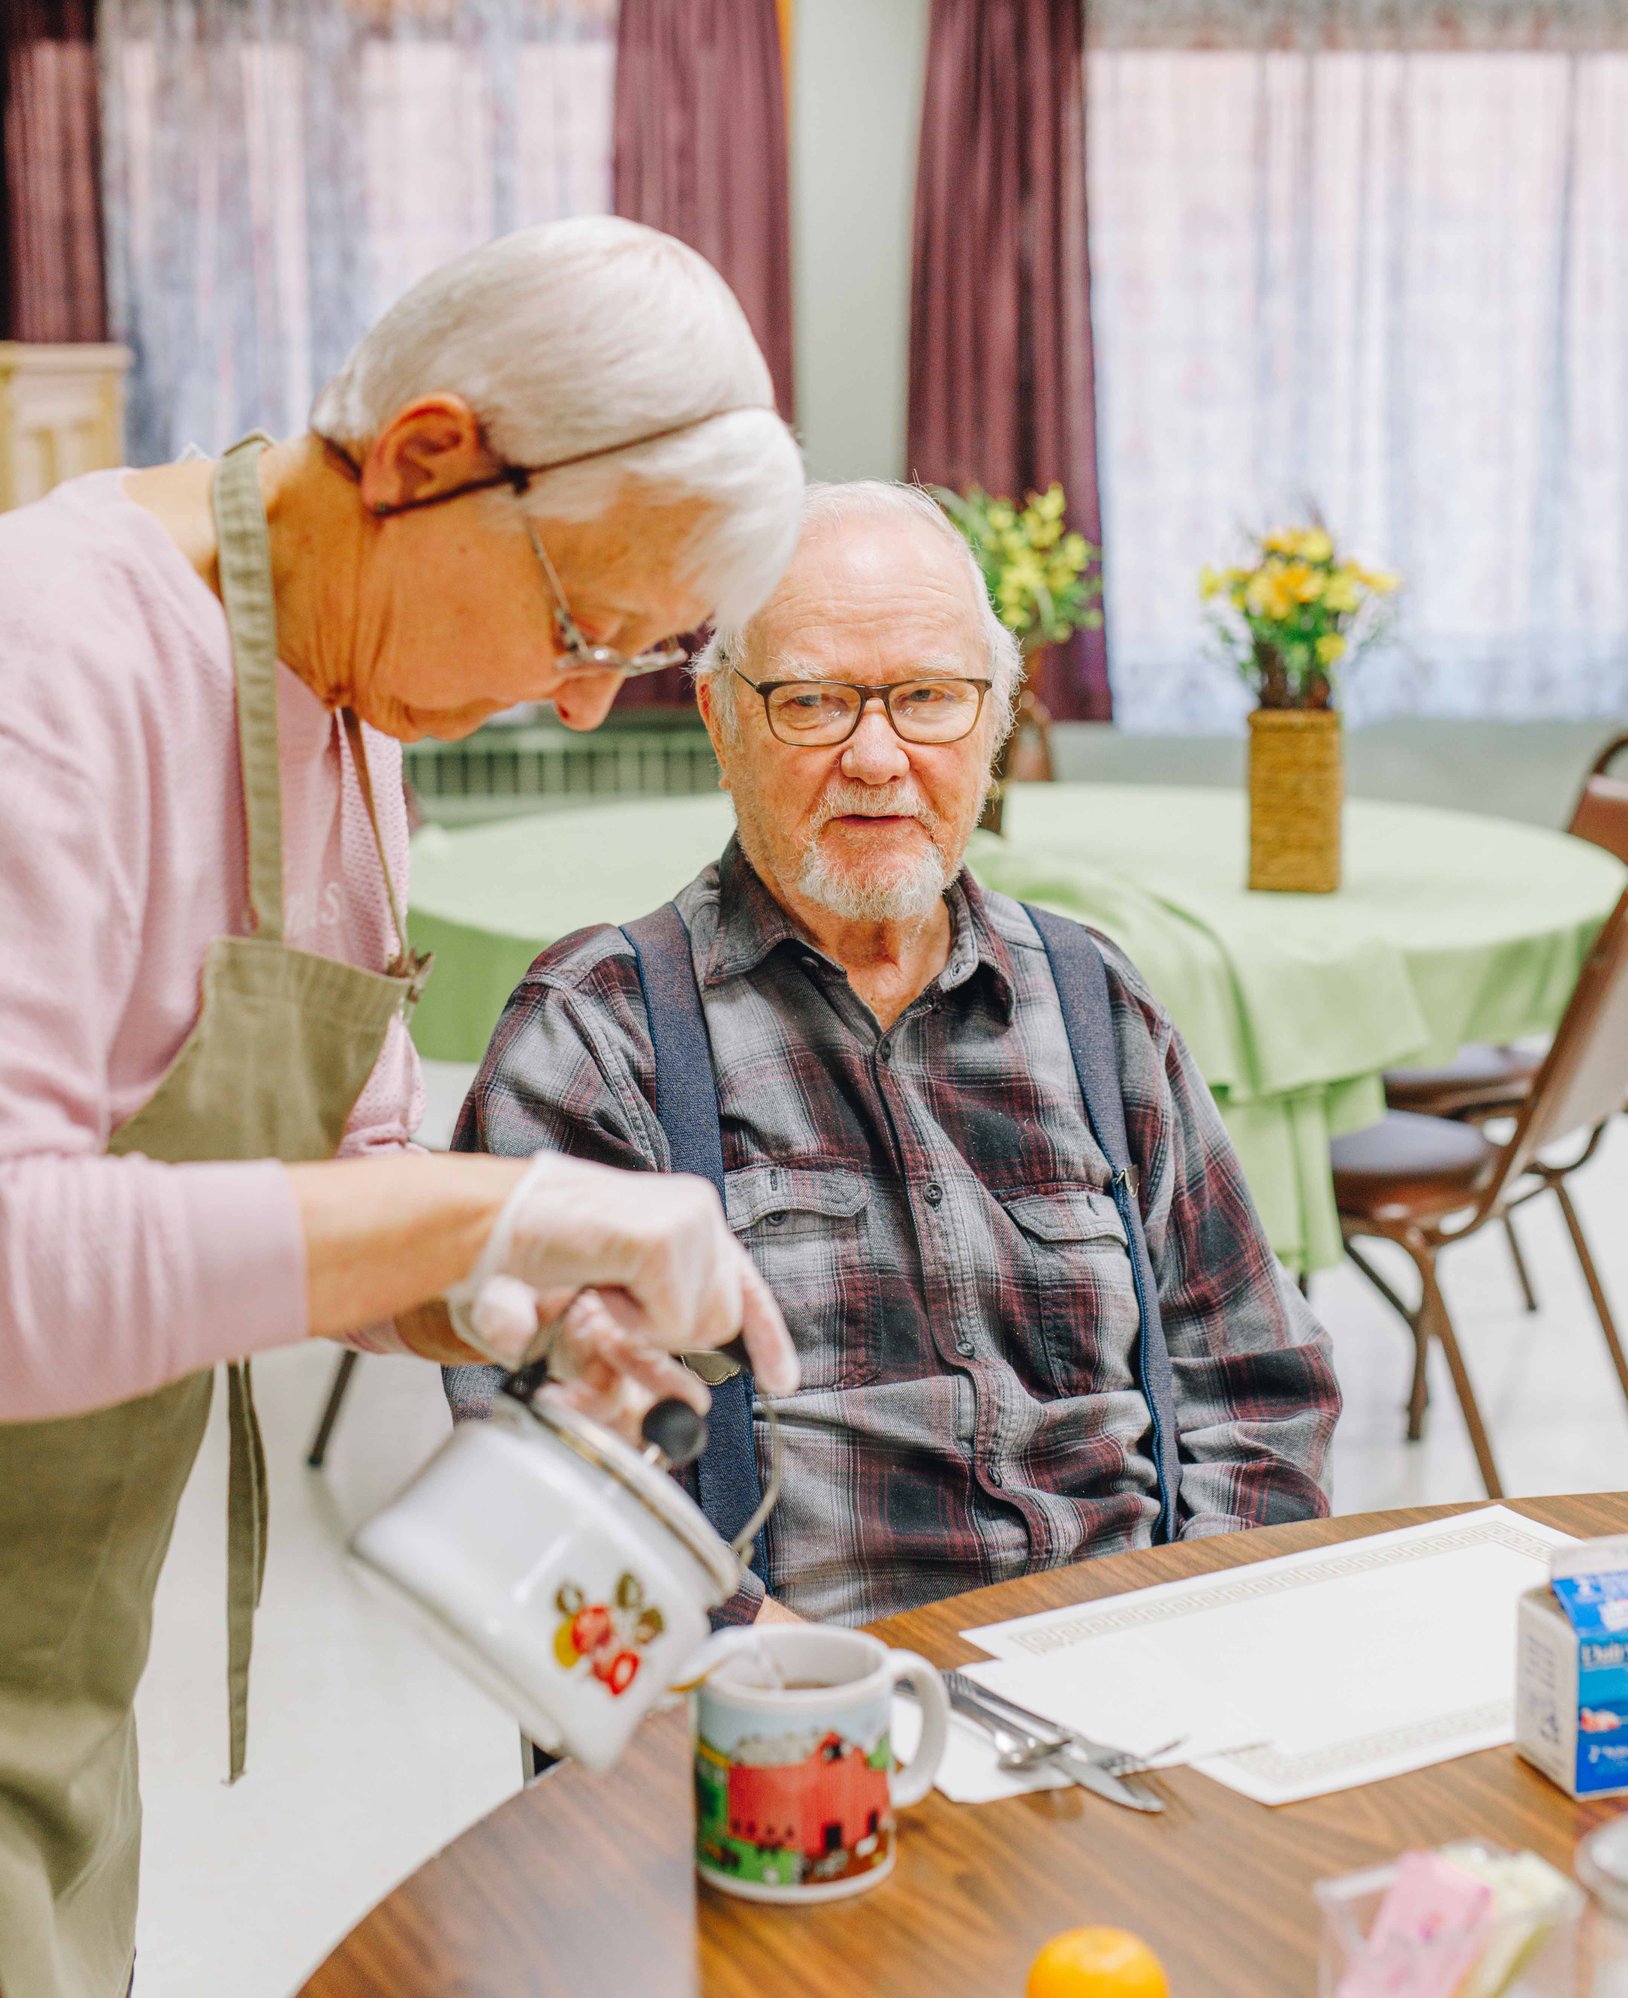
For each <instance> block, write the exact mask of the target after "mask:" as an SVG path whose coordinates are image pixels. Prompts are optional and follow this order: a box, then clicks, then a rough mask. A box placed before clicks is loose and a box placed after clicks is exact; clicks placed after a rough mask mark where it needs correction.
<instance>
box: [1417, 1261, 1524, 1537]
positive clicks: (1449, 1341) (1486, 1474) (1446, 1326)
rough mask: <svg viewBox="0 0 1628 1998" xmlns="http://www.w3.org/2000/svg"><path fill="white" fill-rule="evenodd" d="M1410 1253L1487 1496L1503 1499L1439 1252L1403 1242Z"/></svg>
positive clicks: (1425, 1315)
mask: <svg viewBox="0 0 1628 1998" xmlns="http://www.w3.org/2000/svg"><path fill="white" fill-rule="evenodd" d="M1404 1246H1405V1247H1406V1248H1407V1251H1408V1254H1409V1255H1410V1256H1412V1258H1413V1260H1414V1262H1415V1263H1416V1264H1417V1266H1418V1270H1419V1279H1420V1282H1421V1283H1422V1284H1423V1285H1424V1296H1423V1298H1422V1299H1421V1301H1420V1306H1419V1322H1420V1324H1421V1325H1422V1326H1424V1327H1426V1328H1428V1331H1429V1332H1433V1333H1434V1334H1435V1336H1436V1337H1437V1338H1438V1339H1439V1340H1440V1341H1441V1349H1442V1351H1443V1352H1444V1353H1445V1354H1446V1356H1447V1367H1448V1371H1449V1372H1450V1373H1451V1374H1452V1376H1453V1386H1454V1387H1455V1388H1456V1389H1457V1391H1458V1401H1459V1407H1460V1408H1462V1409H1463V1411H1464V1426H1465V1427H1466V1428H1467V1429H1468V1430H1469V1432H1470V1447H1471V1448H1472V1449H1473V1450H1474V1451H1475V1461H1476V1463H1477V1464H1478V1465H1479V1466H1480V1468H1481V1479H1482V1482H1483V1483H1484V1484H1485V1486H1486V1488H1487V1497H1488V1498H1502V1497H1503V1495H1504V1487H1503V1482H1502V1480H1501V1479H1500V1478H1499V1476H1498V1466H1497V1464H1496V1463H1495V1462H1494V1461H1493V1455H1492V1444H1491V1443H1490V1442H1489V1440H1488V1438H1487V1425H1486V1424H1485V1423H1484V1422H1483V1421H1482V1420H1481V1405H1480V1403H1479V1402H1478V1401H1477V1400H1476V1398H1475V1389H1474V1388H1473V1387H1472V1386H1471V1384H1470V1372H1469V1369H1468V1367H1466V1366H1465V1364H1464V1354H1463V1352H1462V1351H1461V1350H1460V1348H1459V1343H1458V1334H1457V1332H1456V1331H1455V1330H1454V1329H1453V1321H1452V1318H1451V1316H1450V1315H1449V1313H1448V1310H1447V1300H1446V1298H1445V1297H1443V1296H1442V1291H1441V1285H1440V1283H1439V1282H1438V1281H1437V1279H1436V1252H1435V1250H1434V1249H1433V1248H1431V1247H1430V1245H1429V1244H1428V1243H1427V1242H1422V1241H1421V1242H1418V1243H1416V1244H1415V1243H1407V1244H1404Z"/></svg>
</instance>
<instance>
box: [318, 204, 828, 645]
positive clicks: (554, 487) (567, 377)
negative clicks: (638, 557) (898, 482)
mask: <svg viewBox="0 0 1628 1998" xmlns="http://www.w3.org/2000/svg"><path fill="white" fill-rule="evenodd" d="M436 393H439V394H444V395H458V396H461V397H462V398H463V399H464V400H465V401H466V402H467V403H468V404H469V406H470V407H471V409H473V411H474V412H475V415H476V416H477V417H478V418H479V420H480V424H481V428H482V431H483V433H484V436H485V439H486V442H487V444H488V445H489V446H490V448H491V449H492V450H493V451H494V452H496V453H497V455H498V456H499V457H501V458H502V459H503V460H504V461H505V463H507V464H511V465H536V464H544V463H547V462H549V461H551V460H553V459H557V458H570V457H574V456H575V455H576V454H577V453H579V452H585V451H596V450H600V449H602V448H603V447H605V446H607V445H617V444H620V443H621V442H623V441H624V440H626V439H631V438H638V437H644V436H648V435H649V434H650V433H652V432H654V431H660V430H668V429H670V428H672V426H674V425H677V424H688V423H693V424H694V427H693V428H690V429H684V430H680V431H679V432H678V434H677V435H675V436H670V437H662V438H660V439H658V440H657V441H656V442H654V443H646V444H636V445H633V446H632V448H630V449H628V450H625V451H620V450H619V451H616V452H615V453H614V454H613V455H611V456H608V457H599V458H594V459H592V460H590V461H589V462H588V463H586V464H582V465H572V466H567V467H566V468H564V469H563V470H560V471H557V472H550V473H547V474H545V475H544V476H543V477H541V478H539V479H537V480H535V481H534V483H533V484H532V486H531V487H530V489H529V493H528V495H527V496H526V498H525V500H524V502H523V503H524V504H525V505H526V506H527V507H528V508H529V510H530V511H531V512H532V513H533V514H535V515H537V516H539V517H551V518H554V519H567V520H591V519H594V518H595V517H597V516H598V515H599V514H601V513H604V512H606V511H607V510H608V509H609V508H610V507H611V506H613V505H614V504H615V502H616V500H617V498H618V497H619V496H620V495H621V493H622V490H623V487H624V484H625V483H626V482H628V481H635V482H637V483H638V485H640V486H642V487H645V488H648V498H649V500H650V501H651V502H652V503H657V502H659V503H663V504H670V503H673V502H682V501H684V500H686V499H695V500H699V501H701V502H702V503H703V507H704V512H703V516H702V519H701V521H700V523H699V524H698V526H697V529H696V533H695V537H694V540H693V542H692V545H691V553H692V558H693V560H694V561H695V563H696V573H695V576H694V581H695V584H696V587H697V589H698V590H699V592H700V593H701V594H702V595H703V596H704V597H705V598H706V600H707V602H708V603H709V604H710V605H712V606H713V608H714V611H715V614H716V615H717V616H719V617H721V618H725V619H727V620H729V621H730V622H732V623H738V622H739V621H741V620H743V619H745V618H748V617H750V616H751V615H752V613H753V612H754V611H755V610H756V609H757V608H758V607H759V605H760V604H761V603H762V602H763V600H764V598H765V597H766V596H767V595H768V594H769V592H770V590H771V589H773V587H774V584H775V582H776V580H777V579H778V577H779V575H780V572H781V571H782V569H784V568H785V566H786V563H787V562H788V560H789V559H790V557H791V551H792V549H793V547H794V546H795V544H796V536H797V504H798V498H799V496H800V494H801V492H802V485H803V470H802V460H801V457H800V455H799V453H798V450H797V446H796V444H795V442H794V441H793V439H792V436H791V433H790V432H789V431H788V430H787V428H786V426H785V425H784V424H783V423H782V422H781V421H780V418H779V417H778V416H777V415H776V414H775V411H774V387H773V383H772V382H771V380H770V377H769V370H768V367H767V365H766V364H765V362H764V359H763V356H762V354H761V353H759V351H758V346H757V342H756V341H755V340H754V339H753V337H752V331H751V328H750V327H749V326H748V325H747V323H746V315H745V314H744V313H743V312H742V311H741V308H740V306H739V304H738V303H737V301H736V299H735V295H734V293H733V292H731V291H730V289H729V287H728V286H727V285H726V284H725V283H724V281H723V279H722V278H721V277H719V275H718V273H717V272H716V271H715V270H714V269H713V268H712V266H711V265H710V264H709V263H708V262H707V261H706V259H705V258H704V257H702V256H699V255H697V253H696V252H695V251H694V250H692V249H690V248H688V247H687V246H686V245H685V244H683V243H680V242H678V241H677V240H676V239H675V238H674V237H671V236H664V235H662V234H661V232H660V231H659V230H656V229H647V228H645V227H644V226H643V225H642V224H640V223H637V222H629V221H625V220H623V219H622V218H621V217H619V216H614V215H593V216H580V217H577V218H574V219H573V220H570V221H566V222H548V223H543V224H541V225H539V226H538V227H535V228H531V229H520V230H517V231H516V232H515V233H514V234H513V235H511V236H500V237H498V238H497V239H496V241H494V242H490V243H486V244H483V245H482V247H481V248H479V249H478V250H471V251H470V252H469V253H468V254H467V255H465V256H462V257H456V258H454V259H453V261H452V262H451V263H448V264H443V265H442V266H441V267H440V269H439V270H435V271H432V272H431V273H430V275H429V276H428V277H426V278H424V279H422V280H421V281H420V282H419V283H418V284H416V285H414V286H413V288H412V289H411V290H410V291H409V292H407V293H406V294H405V295H404V296H403V297H401V298H399V299H398V300H397V301H396V303H395V304H394V305H393V306H391V307H390V309H389V310H388V311H387V312H386V313H385V315H384V317H383V318H382V319H380V320H379V322H378V324H377V325H376V326H374V327H373V329H372V331H371V332H369V333H366V334H364V335H363V337H362V339H361V340H360V342H359V343H358V344H357V346H356V348H355V349H354V351H353V352H352V353H351V355H350V357H349V359H348V360H347V361H346V362H345V364H344V366H343V367H342V368H341V369H340V370H339V372H338V374H336V375H335V376H334V378H333V380H332V381H330V382H329V383H328V385H327V387H326V388H324V389H323V390H322V392H321V394H320V395H319V396H318V397H317V399H316V402H315V404H314V405H313V407H312V411H311V429H312V430H313V431H314V432H315V433H316V434H317V436H319V437H322V438H325V439H326V440H327V441H329V442H330V443H333V444H337V445H338V446H340V448H341V449H343V450H345V451H347V452H348V453H349V454H350V455H351V456H352V457H353V458H360V456H361V455H362V454H363V453H365V451H366V449H367V447H368V446H369V445H370V444H371V443H372V441H373V439H374V438H375V437H376V436H377V435H378V433H379V431H380V430H381V429H382V428H383V427H384V425H385V424H386V423H387V422H388V421H389V419H390V418H391V417H392V416H393V415H394V414H395V413H396V411H397V410H398V409H400V408H402V406H403V405H404V404H406V403H408V402H411V401H412V400H413V398H414V397H415V396H421V395H430V394H436ZM724 412H729V413H727V414H726V413H724ZM697 419H710V420H706V421H697ZM485 497H487V499H488V500H489V501H490V497H491V496H489V495H488V496H485ZM475 503H478V501H477V502H475ZM507 503H508V504H511V505H512V501H510V502H507Z"/></svg>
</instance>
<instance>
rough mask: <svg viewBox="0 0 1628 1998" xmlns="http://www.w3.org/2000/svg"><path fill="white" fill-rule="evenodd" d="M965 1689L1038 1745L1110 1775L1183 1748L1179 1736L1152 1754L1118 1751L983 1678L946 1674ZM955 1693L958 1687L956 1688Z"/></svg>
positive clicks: (1127, 1772) (1129, 1771) (946, 1679)
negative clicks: (1068, 1752) (1065, 1752)
mask: <svg viewBox="0 0 1628 1998" xmlns="http://www.w3.org/2000/svg"><path fill="white" fill-rule="evenodd" d="M952 1680H953V1681H955V1682H956V1684H957V1685H959V1686H960V1687H962V1688H963V1689H965V1691H966V1692H967V1693H968V1695H969V1697H971V1698H973V1699H975V1700H979V1701H981V1702H982V1703H983V1706H984V1708H985V1709H986V1711H988V1712H989V1713H991V1714H993V1715H994V1716H995V1717H996V1718H997V1719H1002V1720H1006V1721H1010V1722H1011V1723H1012V1725H1013V1726H1014V1727H1015V1728H1017V1729H1019V1730H1020V1731H1022V1732H1024V1733H1026V1734H1029V1735H1031V1736H1032V1737H1033V1738H1034V1740H1035V1741H1036V1742H1037V1743H1038V1742H1040V1741H1046V1742H1048V1743H1055V1744H1056V1745H1057V1747H1059V1748H1069V1749H1072V1750H1073V1751H1074V1752H1075V1754H1076V1755H1078V1756H1079V1757H1081V1759H1082V1760H1084V1761H1086V1762H1090V1763H1093V1764H1094V1765H1095V1766H1096V1767H1097V1768H1099V1769H1102V1770H1105V1771H1106V1772H1107V1773H1108V1774H1109V1775H1110V1776H1129V1775H1133V1774H1135V1773H1137V1772H1138V1771H1140V1770H1143V1769H1147V1768H1149V1767H1150V1766H1151V1765H1152V1764H1153V1763H1155V1762H1158V1761H1160V1760H1162V1758H1163V1757H1165V1756H1166V1755H1169V1754H1171V1753H1173V1752H1174V1750H1176V1749H1178V1748H1180V1746H1181V1744H1182V1741H1183V1740H1184V1738H1185V1737H1183V1736H1181V1735H1177V1736H1176V1737H1175V1739H1174V1740H1173V1741H1167V1742H1166V1743H1165V1744H1164V1746H1163V1747H1162V1748H1155V1749H1153V1750H1152V1751H1151V1752H1150V1753H1149V1754H1146V1755H1137V1754H1134V1753H1133V1752H1132V1751H1131V1750H1130V1749H1128V1748H1114V1747H1112V1746H1111V1745H1110V1744H1109V1743H1108V1742H1105V1741H1093V1740H1092V1739H1091V1737H1090V1736H1089V1735H1088V1734H1080V1733H1078V1732H1077V1731H1076V1730H1075V1729H1073V1728H1068V1727H1064V1726H1063V1725H1062V1723H1061V1722H1059V1721H1054V1720H1048V1719H1047V1718H1046V1716H1045V1715H1044V1714H1037V1713H1035V1712H1034V1711H1033V1710H1032V1709H1031V1708H1029V1707H1020V1706H1019V1705H1018V1703H1017V1701H1016V1700H1009V1699H1008V1698H1007V1697H1006V1695H1005V1694H1004V1693H997V1692H996V1691H995V1689H994V1687H993V1686H986V1685H985V1684H984V1683H983V1681H982V1680H981V1679H973V1678H970V1677H969V1676H968V1675H967V1674H966V1673H965V1672H946V1673H945V1674H944V1683H945V1684H946V1686H949V1685H950V1682H951V1681H952ZM951 1690H952V1691H953V1690H954V1688H953V1687H952V1688H951Z"/></svg>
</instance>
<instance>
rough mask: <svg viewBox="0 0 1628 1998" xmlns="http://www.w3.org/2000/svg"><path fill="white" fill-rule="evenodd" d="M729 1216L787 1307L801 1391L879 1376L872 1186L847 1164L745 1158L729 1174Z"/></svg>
mask: <svg viewBox="0 0 1628 1998" xmlns="http://www.w3.org/2000/svg"><path fill="white" fill-rule="evenodd" d="M724 1196H725V1204H726V1207H727V1210H728V1214H729V1225H730V1227H732V1228H733V1229H734V1231H735V1233H736V1235H737V1236H738V1237H739V1239H740V1242H741V1244H742V1246H743V1247H744V1248H745V1249H746V1250H747V1252H748V1253H749V1254H750V1256H751V1258H752V1260H753V1262H754V1263H756V1264H757V1266H758V1269H759V1270H760V1271H761V1272H762V1274H763V1278H764V1281H765V1282H766V1283H767V1284H768V1286H769V1288H770V1290H772V1291H773V1292H774V1295H775V1301H776V1302H777V1303H778V1304H779V1306H780V1309H781V1311H782V1312H783V1313H784V1314H785V1319H786V1324H787V1326H788V1327H789V1328H790V1331H791V1337H792V1343H793V1344H794V1345H795V1346H796V1348H797V1358H798V1360H799V1362H800V1363H801V1366H802V1372H803V1391H804V1392H805V1393H806V1392H809V1391H811V1390H814V1389H818V1388H844V1387H858V1386H860V1385H862V1384H863V1383H864V1382H866V1381H871V1380H874V1379H875V1378H876V1375H877V1371H878V1367H879V1364H880V1359H879V1348H878V1343H877V1320H878V1313H879V1295H880V1293H879V1287H878V1283H877V1277H876V1271H875V1267H874V1258H873V1257H872V1255H871V1253H870V1242H869V1217H868V1209H869V1206H870V1188H869V1187H868V1186H867V1185H866V1183H865V1181H864V1179H863V1178H862V1177H861V1175H860V1174H858V1173H857V1172H850V1171H848V1170H847V1169H845V1168H843V1167H840V1166H832V1167H820V1166H783V1165H754V1166H743V1167H741V1168H740V1169H739V1170H738V1171H736V1172H731V1173H726V1174H725V1175H724Z"/></svg>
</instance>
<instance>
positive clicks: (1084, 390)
mask: <svg viewBox="0 0 1628 1998" xmlns="http://www.w3.org/2000/svg"><path fill="white" fill-rule="evenodd" d="M1083 12H1084V10H1083V5H1082V0H933V13H932V27H931V33H930V38H929V41H928V49H927V82H926V91H925V96H924V99H923V105H922V121H921V151H920V156H919V159H918V163H917V170H916V224H915V266H914V271H913V274H912V284H911V309H910V470H911V473H912V475H913V476H914V477H916V478H918V479H921V480H923V481H924V482H925V483H927V484H931V485H945V486H954V487H957V488H962V487H966V486H971V485H980V486H983V487H985V488H986V490H988V491H990V492H995V493H1006V494H1010V495H1012V496H1013V497H1017V496H1019V495H1020V494H1021V493H1023V492H1024V491H1026V490H1028V489H1030V488H1035V489H1040V490H1043V489H1044V488H1045V487H1046V486H1048V485H1049V484H1050V483H1051V481H1052V480H1053V479H1059V480H1061V481H1062V484H1063V488H1064V490H1065V491H1066V492H1067V494H1068V519H1069V525H1070V526H1071V527H1073V528H1076V529H1078V531H1079V532H1080V533H1081V534H1083V535H1084V536H1085V537H1086V539H1087V540H1088V541H1091V542H1093V543H1098V542H1100V541H1101V539H1102V513H1101V507H1100V503H1099V500H1098V493H1097V429H1096V382H1095V373H1096V370H1095V364H1094V361H1093V357H1092V350H1091V309H1090V298H1091V278H1090V264H1089V260H1088V258H1087V254H1086V204H1085V24H1084V19H1083ZM1037 691H1038V692H1039V694H1040V696H1041V698H1042V699H1043V700H1044V701H1045V703H1046V705H1047V707H1049V708H1050V710H1051V712H1052V713H1053V714H1054V715H1057V716H1059V717H1066V718H1068V719H1070V720H1076V721H1106V720H1107V719H1108V718H1109V716H1110V715H1111V713H1112V701H1111V697H1110V694H1109V689H1108V659H1107V649H1106V646H1105V644H1104V641H1103V634H1102V633H1101V632H1100V631H1087V632H1081V633H1079V634H1078V635H1077V636H1076V637H1075V638H1074V639H1073V640H1071V641H1070V643H1069V644H1068V645H1066V646H1060V647H1057V648H1055V649H1054V650H1053V651H1052V652H1051V654H1050V655H1049V656H1048V657H1047V659H1046V662H1045V668H1044V671H1043V673H1042V675H1041V680H1040V685H1039V687H1038V689H1037Z"/></svg>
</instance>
